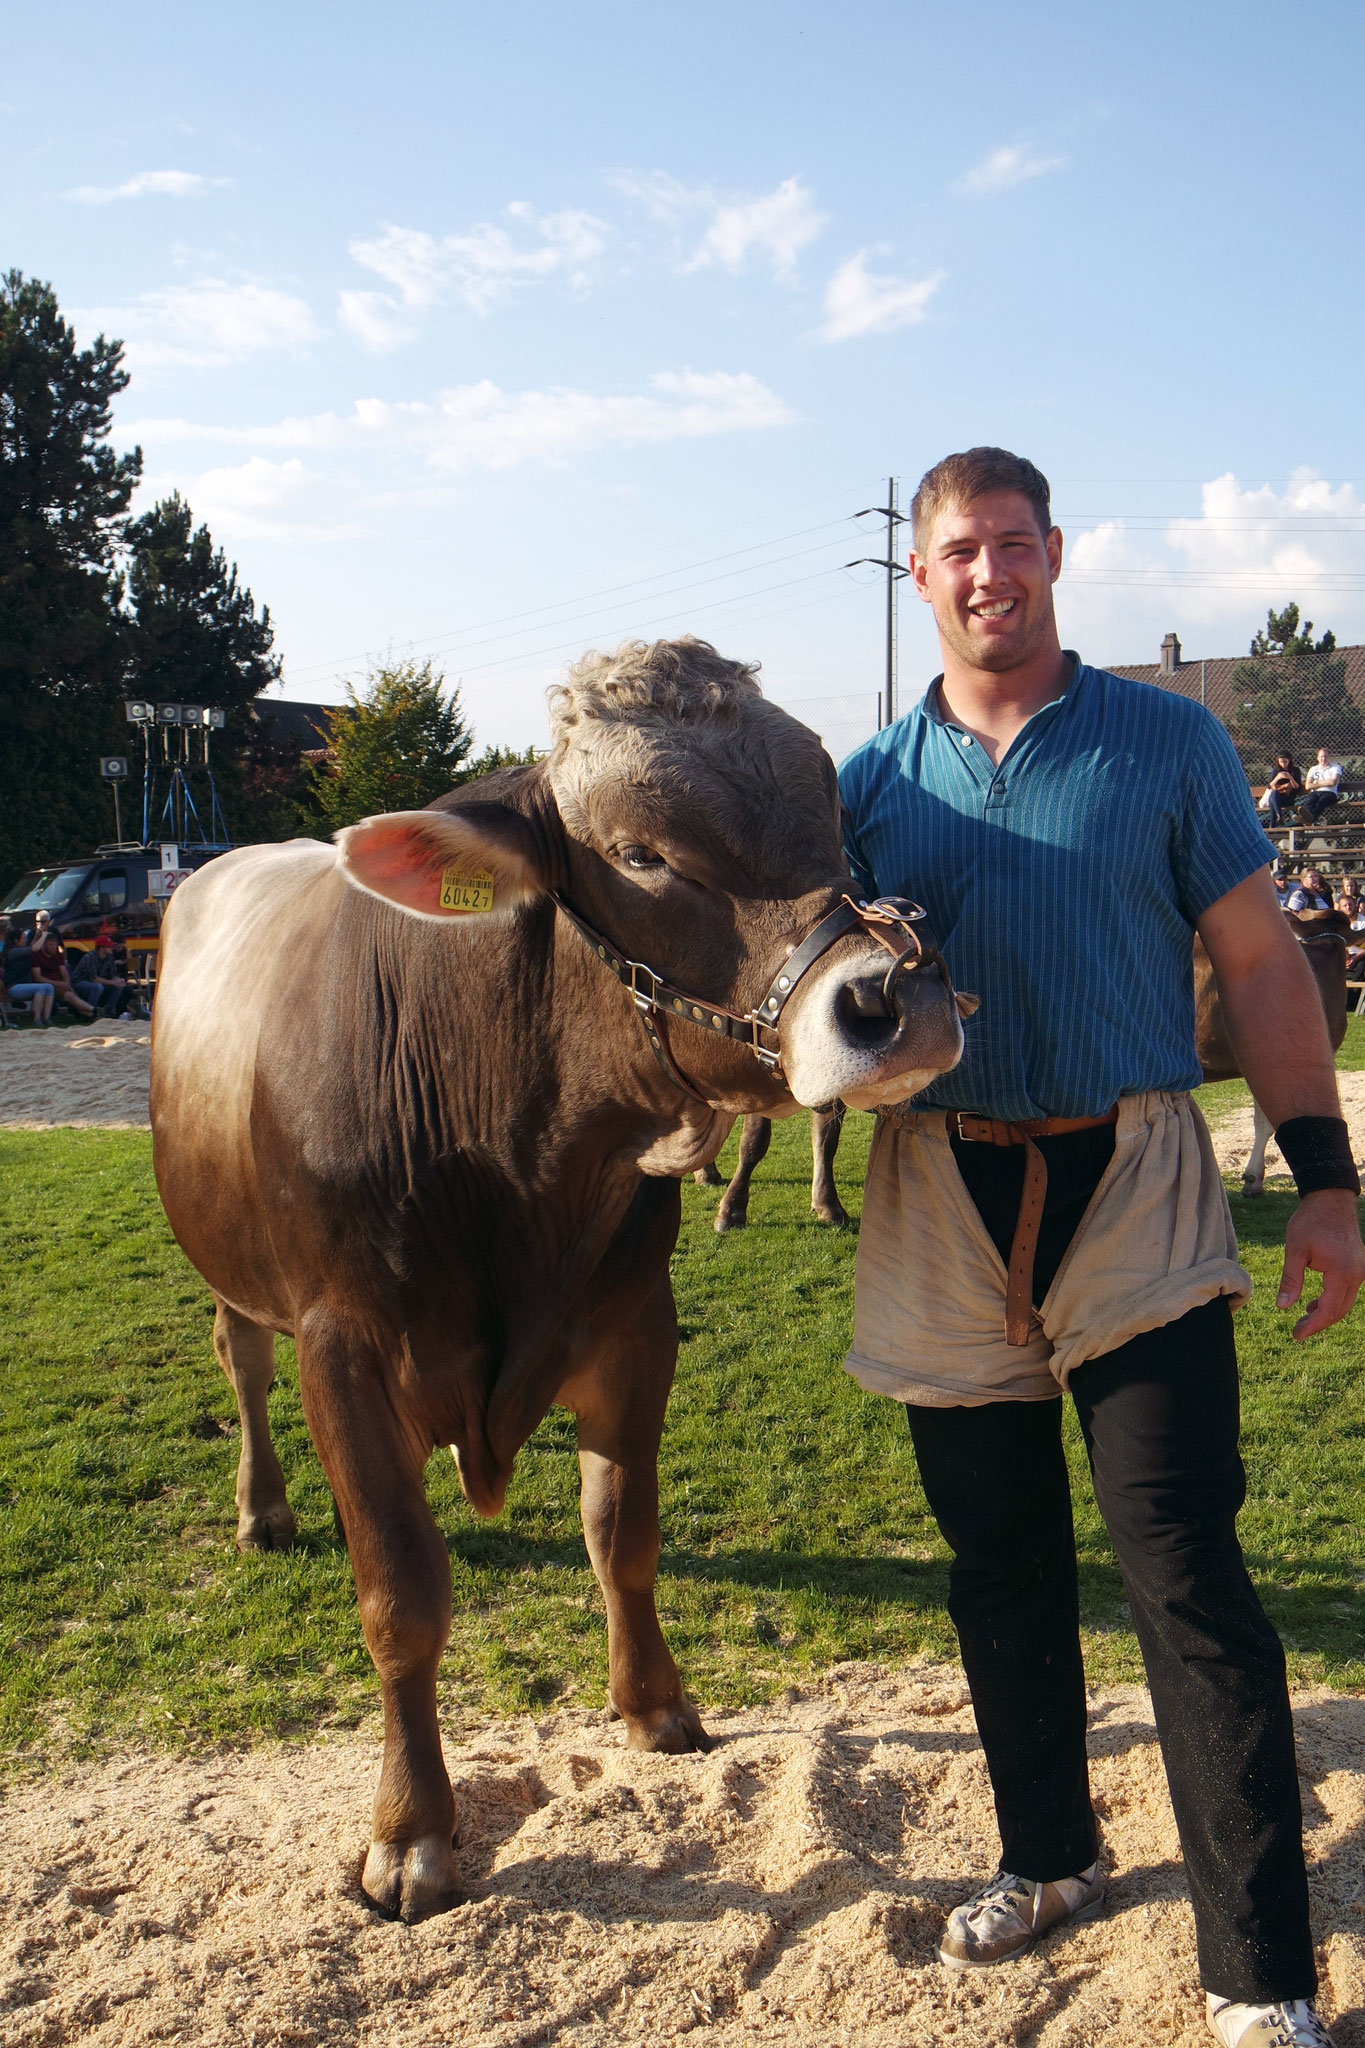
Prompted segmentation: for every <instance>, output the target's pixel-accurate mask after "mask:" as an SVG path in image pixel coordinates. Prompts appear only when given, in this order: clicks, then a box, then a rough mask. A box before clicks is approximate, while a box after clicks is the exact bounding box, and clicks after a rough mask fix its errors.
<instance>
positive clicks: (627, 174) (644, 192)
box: [607, 170, 827, 284]
mask: <svg viewBox="0 0 1365 2048" xmlns="http://www.w3.org/2000/svg"><path fill="white" fill-rule="evenodd" d="M607 182H608V184H610V185H612V186H614V187H615V189H616V190H617V191H618V192H620V193H621V194H622V195H623V196H624V197H625V198H627V199H631V200H634V201H635V203H636V204H637V205H638V206H641V207H643V208H644V210H645V212H646V213H647V214H648V215H649V216H650V218H651V219H652V220H656V221H660V222H661V223H663V225H665V226H666V227H670V228H673V229H675V230H677V231H678V232H679V234H681V231H682V229H683V226H684V224H685V223H686V222H688V221H689V220H692V219H694V217H695V216H697V215H699V214H709V215H710V220H709V222H708V223H707V226H706V228H705V231H704V232H703V234H702V238H701V241H700V242H699V243H698V244H697V246H696V248H695V249H694V250H693V251H692V252H691V254H690V255H688V256H686V257H684V256H682V254H681V250H679V251H678V260H679V264H680V267H681V268H682V270H683V271H684V272H686V271H692V270H708V269H712V268H717V269H721V270H728V271H730V272H732V273H738V272H740V271H742V270H744V269H746V268H747V267H748V265H749V263H750V261H751V260H753V259H755V258H757V259H758V260H760V261H763V262H766V263H767V264H768V266H769V268H770V269H771V270H772V273H773V276H774V277H775V278H777V279H778V280H779V282H781V283H783V284H792V283H794V282H795V280H796V275H797V258H798V257H799V256H800V254H801V251H802V250H803V249H805V248H806V247H808V246H809V244H810V243H811V242H813V241H814V240H815V238H816V236H817V235H818V234H819V233H820V231H821V229H822V228H823V227H824V226H825V222H826V219H827V215H825V214H823V213H821V212H820V210H819V208H818V207H817V206H816V203H815V194H814V193H813V192H812V191H811V189H810V187H809V186H808V185H805V184H803V183H802V181H801V179H800V178H799V177H792V178H784V179H783V180H782V183H781V184H780V185H775V186H774V187H773V190H772V191H771V192H763V193H760V194H759V195H758V196H757V197H749V196H746V195H743V194H739V193H721V192H717V190H716V188H715V186H714V185H684V184H683V183H682V181H681V179H679V178H675V177H673V176H672V175H671V174H670V173H669V172H668V171H647V172H640V171H629V170H620V171H609V172H608V173H607Z"/></svg>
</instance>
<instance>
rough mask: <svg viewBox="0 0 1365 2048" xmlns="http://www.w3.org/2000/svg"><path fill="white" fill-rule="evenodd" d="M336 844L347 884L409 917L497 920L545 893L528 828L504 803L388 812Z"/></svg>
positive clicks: (354, 828)
mask: <svg viewBox="0 0 1365 2048" xmlns="http://www.w3.org/2000/svg"><path fill="white" fill-rule="evenodd" d="M336 843H337V846H338V848H339V849H340V855H339V860H338V866H339V867H340V869H341V872H342V874H343V875H345V877H346V879H347V881H348V882H350V883H352V884H353V885H354V886H355V887H356V888H357V889H363V890H365V892H366V893H367V894H368V895H370V896H379V897H381V898H382V899H383V901H384V902H385V903H392V904H395V905H396V906H397V908H398V909H399V910H406V911H408V912H409V913H410V914H411V915H412V916H414V917H432V918H456V917H461V918H474V919H476V920H477V919H479V918H487V917H490V916H491V917H493V918H496V919H501V918H502V917H504V916H507V915H509V914H510V913H511V912H512V911H514V910H516V909H518V908H519V907H520V905H521V904H523V903H530V902H531V901H533V900H534V898H535V897H537V896H540V895H543V894H544V892H545V890H546V889H547V887H548V886H549V885H548V882H547V879H546V876H545V873H544V862H543V858H542V855H541V851H540V848H539V846H538V845H537V842H536V836H535V833H534V832H533V830H532V828H531V825H530V823H529V822H528V820H527V819H526V818H524V817H523V816H522V814H521V812H520V811H514V810H511V809H509V808H508V806H507V805H506V804H495V803H480V804H471V805H470V807H469V808H468V810H461V811H391V812H389V813H388V814H387V816H385V817H381V818H362V819H361V821H360V823H359V824H358V825H347V826H346V827H345V829H344V830H343V831H341V832H338V833H337V834H336Z"/></svg>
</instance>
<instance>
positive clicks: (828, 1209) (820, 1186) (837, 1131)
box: [810, 1102, 849, 1224]
mask: <svg viewBox="0 0 1365 2048" xmlns="http://www.w3.org/2000/svg"><path fill="white" fill-rule="evenodd" d="M843 1128H844V1105H843V1103H842V1102H835V1103H833V1104H831V1106H830V1107H829V1108H828V1109H813V1110H812V1111H811V1113H810V1148H811V1181H810V1205H811V1208H812V1209H813V1210H814V1212H815V1214H816V1215H817V1216H818V1217H819V1219H820V1221H821V1222H822V1223H837V1224H845V1223H847V1222H848V1221H849V1214H848V1211H847V1209H846V1208H845V1207H844V1205H843V1203H842V1202H841V1201H840V1200H839V1190H838V1188H837V1187H836V1186H835V1185H834V1158H835V1154H836V1153H837V1152H838V1150H839V1139H840V1137H841V1135H842V1133H843Z"/></svg>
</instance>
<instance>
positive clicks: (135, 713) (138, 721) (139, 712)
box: [123, 697, 156, 725]
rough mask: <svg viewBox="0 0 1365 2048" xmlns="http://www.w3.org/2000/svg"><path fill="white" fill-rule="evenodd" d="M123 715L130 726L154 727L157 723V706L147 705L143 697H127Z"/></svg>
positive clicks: (124, 702)
mask: <svg viewBox="0 0 1365 2048" xmlns="http://www.w3.org/2000/svg"><path fill="white" fill-rule="evenodd" d="M123 715H124V717H125V718H126V719H127V721H128V723H129V725H153V724H154V723H155V722H156V706H155V704H148V703H146V702H145V700H144V699H143V698H141V697H125V698H124V700H123Z"/></svg>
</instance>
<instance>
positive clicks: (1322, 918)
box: [1194, 910, 1351, 1195]
mask: <svg viewBox="0 0 1365 2048" xmlns="http://www.w3.org/2000/svg"><path fill="white" fill-rule="evenodd" d="M1289 923H1290V925H1291V926H1292V928H1293V930H1294V933H1295V935H1296V937H1297V938H1298V940H1299V942H1300V944H1301V945H1302V947H1303V950H1304V957H1305V958H1306V959H1307V961H1308V965H1309V966H1310V967H1311V968H1312V970H1313V980H1314V982H1315V983H1316V985H1317V991H1318V999H1319V1001H1320V1002H1321V1004H1322V1009H1323V1015H1324V1016H1325V1017H1326V1019H1327V1035H1328V1037H1329V1038H1330V1039H1331V1041H1332V1050H1333V1051H1334V1052H1335V1051H1336V1049H1337V1047H1338V1046H1339V1045H1340V1044H1341V1042H1342V1040H1343V1039H1344V1038H1345V1036H1346V941H1345V939H1344V938H1343V937H1342V933H1343V932H1348V931H1349V930H1350V928H1351V927H1350V921H1349V919H1348V918H1346V917H1344V916H1343V915H1342V913H1341V912H1340V911H1339V910H1319V911H1302V912H1300V913H1299V915H1298V916H1296V917H1290V918H1289ZM1194 1039H1195V1051H1196V1052H1197V1053H1198V1055H1199V1064H1200V1066H1201V1067H1202V1068H1203V1069H1204V1079H1205V1080H1206V1081H1238V1080H1240V1079H1241V1078H1242V1069H1241V1067H1240V1066H1239V1065H1238V1064H1237V1056H1236V1054H1235V1053H1234V1052H1233V1050H1232V1044H1231V1041H1230V1040H1229V1038H1228V1033H1227V1026H1226V1024H1225V1023H1224V1021H1223V1006H1222V1004H1221V1003H1220V1002H1219V1000H1218V984H1217V982H1216V981H1215V980H1214V975H1213V963H1212V961H1211V960H1210V959H1209V956H1208V954H1207V953H1206V952H1205V951H1204V948H1203V945H1202V944H1201V942H1200V941H1199V940H1198V939H1196V940H1195V942H1194ZM1252 1107H1253V1108H1254V1110H1255V1113H1256V1114H1255V1132H1254V1136H1253V1139H1252V1145H1251V1152H1250V1155H1249V1156H1248V1159H1247V1163H1246V1165H1245V1166H1244V1167H1243V1168H1242V1192H1243V1193H1244V1194H1247V1195H1263V1194H1264V1193H1265V1148H1266V1146H1267V1145H1268V1144H1269V1142H1270V1139H1271V1136H1272V1135H1273V1127H1272V1125H1271V1122H1270V1119H1269V1117H1268V1116H1266V1114H1265V1112H1264V1111H1263V1110H1262V1108H1261V1105H1260V1103H1259V1102H1253V1105H1252Z"/></svg>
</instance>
